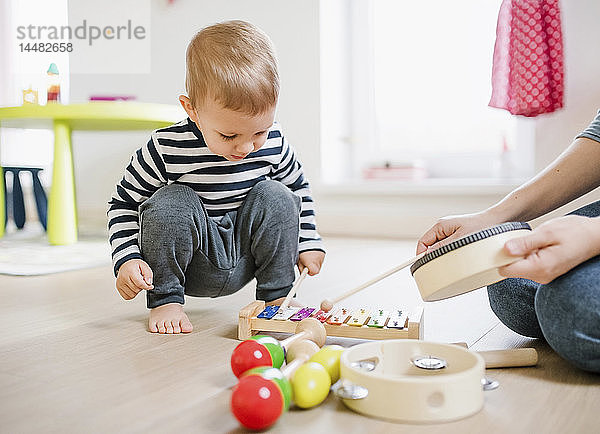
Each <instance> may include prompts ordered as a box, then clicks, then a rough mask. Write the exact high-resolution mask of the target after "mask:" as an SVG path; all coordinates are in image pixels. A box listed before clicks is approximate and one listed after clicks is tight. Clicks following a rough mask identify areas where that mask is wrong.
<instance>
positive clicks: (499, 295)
mask: <svg viewBox="0 0 600 434" xmlns="http://www.w3.org/2000/svg"><path fill="white" fill-rule="evenodd" d="M536 285H537V284H536V283H535V282H531V281H529V280H526V279H504V280H501V281H500V282H497V283H494V284H492V285H489V286H488V287H487V291H488V298H489V301H490V307H491V308H492V311H493V312H494V313H495V314H496V316H497V317H498V319H499V320H500V321H501V322H502V323H503V324H504V325H505V326H507V327H508V328H509V329H511V330H513V331H514V332H516V333H518V334H520V335H523V336H528V337H532V338H539V337H542V331H541V330H540V327H539V325H538V322H537V319H536V317H535V311H534V307H533V303H534V301H533V300H534V294H535V290H536Z"/></svg>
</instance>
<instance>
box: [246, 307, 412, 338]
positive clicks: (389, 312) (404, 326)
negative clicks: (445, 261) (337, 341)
mask: <svg viewBox="0 0 600 434" xmlns="http://www.w3.org/2000/svg"><path fill="white" fill-rule="evenodd" d="M277 310H279V309H277V307H276V306H266V307H265V302H264V301H260V300H257V301H253V302H252V303H250V304H249V305H247V306H245V307H244V308H242V309H241V310H240V313H239V323H238V339H240V340H244V339H249V338H250V337H251V336H253V335H255V334H256V333H258V332H280V333H294V332H295V330H296V325H297V324H298V322H297V321H301V320H302V319H304V318H308V317H311V318H316V319H317V320H319V321H321V323H323V325H324V326H325V330H326V331H327V336H341V337H346V338H357V339H423V307H422V306H419V307H416V308H413V309H410V310H406V309H398V308H396V309H386V308H379V309H367V308H358V309H347V308H343V307H340V308H337V307H336V308H334V309H332V310H331V311H330V312H324V311H323V310H320V309H318V308H312V307H304V308H295V307H288V308H285V309H281V311H280V312H277Z"/></svg>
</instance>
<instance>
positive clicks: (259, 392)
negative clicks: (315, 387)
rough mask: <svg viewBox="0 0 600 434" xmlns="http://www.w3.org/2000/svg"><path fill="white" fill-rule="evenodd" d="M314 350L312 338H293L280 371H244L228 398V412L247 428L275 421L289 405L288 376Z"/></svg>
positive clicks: (313, 352) (275, 369)
mask: <svg viewBox="0 0 600 434" xmlns="http://www.w3.org/2000/svg"><path fill="white" fill-rule="evenodd" d="M318 350H319V347H318V346H317V345H316V344H315V343H314V342H312V341H296V342H294V343H293V344H292V345H290V347H289V349H288V360H289V363H288V364H287V365H285V366H284V367H283V369H282V370H279V369H277V368H272V367H271V368H267V367H258V368H254V369H251V370H249V371H247V372H245V373H244V374H243V375H242V376H241V378H240V382H239V383H238V385H237V386H236V387H235V388H234V389H233V394H232V397H231V412H232V413H233V414H234V416H235V417H236V418H237V420H238V421H239V422H240V423H241V424H242V425H243V426H244V427H246V428H249V429H264V428H267V427H269V426H271V425H272V424H273V423H275V421H276V420H277V419H278V418H279V416H280V415H281V414H282V413H283V412H285V411H286V410H287V408H288V407H289V405H290V401H291V396H292V394H293V392H292V388H291V384H290V382H289V378H290V376H292V375H293V374H294V372H295V371H296V370H297V369H298V368H299V367H301V365H302V363H305V362H306V361H307V360H308V359H309V358H310V356H312V355H313V354H315V353H316V352H317V351H318ZM292 359H293V360H292ZM319 366H320V365H319Z"/></svg>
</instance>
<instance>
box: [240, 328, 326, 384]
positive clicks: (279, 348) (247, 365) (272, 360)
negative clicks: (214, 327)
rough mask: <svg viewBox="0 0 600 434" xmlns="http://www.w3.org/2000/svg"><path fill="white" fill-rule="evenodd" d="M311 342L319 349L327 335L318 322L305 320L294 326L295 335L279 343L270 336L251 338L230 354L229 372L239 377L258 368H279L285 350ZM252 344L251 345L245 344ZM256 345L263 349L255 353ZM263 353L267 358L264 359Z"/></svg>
mask: <svg viewBox="0 0 600 434" xmlns="http://www.w3.org/2000/svg"><path fill="white" fill-rule="evenodd" d="M307 339H309V340H311V341H313V342H315V343H316V344H317V345H318V346H319V347H322V346H323V345H324V344H325V340H326V339H327V333H326V332H325V327H324V326H323V324H321V322H320V321H318V320H316V319H314V318H306V319H304V320H302V321H300V322H299V323H298V325H297V326H296V333H295V334H294V335H292V336H290V337H289V338H287V339H284V340H282V341H281V342H279V341H278V340H277V339H274V338H272V337H270V336H262V335H259V336H253V337H252V338H251V339H248V340H246V341H243V342H242V343H241V344H239V345H238V346H237V347H236V348H235V349H234V350H233V353H232V354H231V370H232V371H233V374H234V375H235V376H236V377H238V378H239V377H240V375H242V374H243V373H244V372H246V371H247V370H248V369H252V368H256V367H259V366H270V367H276V368H278V367H280V366H281V365H282V364H283V359H284V358H285V353H286V350H287V349H288V348H289V347H290V346H291V345H292V344H293V343H294V342H298V341H301V340H307ZM246 342H252V344H246ZM257 345H260V346H262V347H263V348H262V349H261V350H259V351H258V352H256V349H257ZM265 352H266V353H268V357H265Z"/></svg>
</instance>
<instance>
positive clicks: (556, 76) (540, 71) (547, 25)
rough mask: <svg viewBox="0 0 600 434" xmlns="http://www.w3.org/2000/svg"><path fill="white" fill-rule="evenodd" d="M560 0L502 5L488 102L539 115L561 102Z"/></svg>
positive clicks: (516, 112) (517, 112)
mask: <svg viewBox="0 0 600 434" xmlns="http://www.w3.org/2000/svg"><path fill="white" fill-rule="evenodd" d="M563 89H564V70H563V43H562V32H561V24H560V6H559V3H558V0H504V1H503V2H502V5H501V6H500V13H499V15H498V25H497V27H496V44H495V46H494V64H493V67H492V97H491V99H490V103H489V105H490V106H491V107H497V108H502V109H506V110H508V111H509V112H510V113H512V114H513V115H523V116H529V117H533V116H537V115H539V114H542V113H551V112H553V111H555V110H557V109H559V108H561V107H562V106H563Z"/></svg>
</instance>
